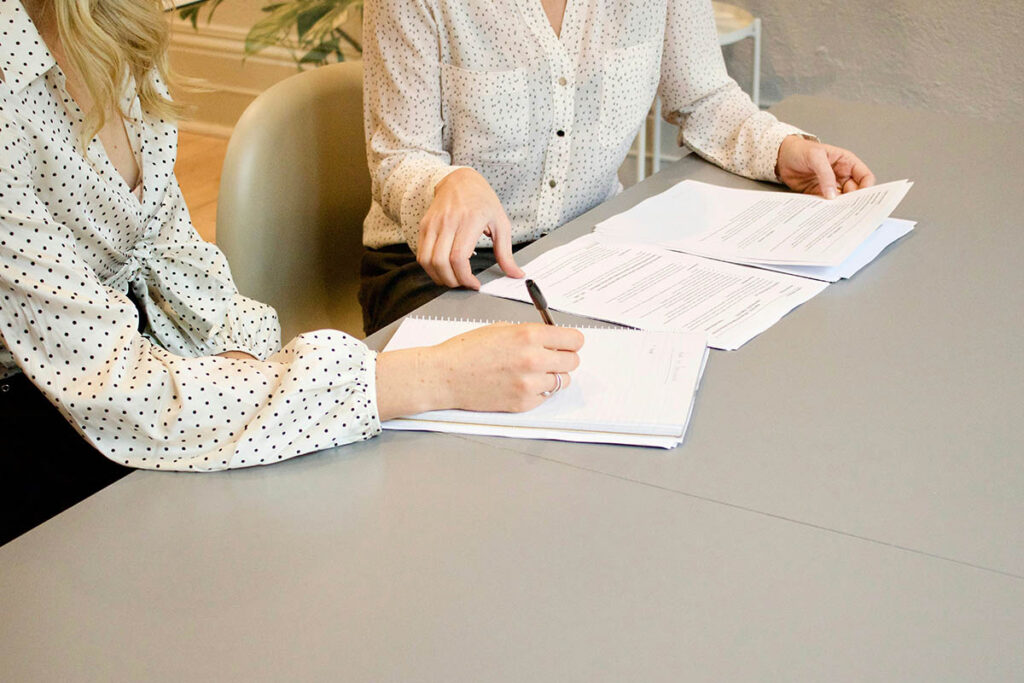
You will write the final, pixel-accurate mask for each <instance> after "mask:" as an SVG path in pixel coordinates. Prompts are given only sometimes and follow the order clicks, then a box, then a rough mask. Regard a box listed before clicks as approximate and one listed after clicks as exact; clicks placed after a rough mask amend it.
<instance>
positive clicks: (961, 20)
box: [171, 0, 1024, 147]
mask: <svg viewBox="0 0 1024 683" xmlns="http://www.w3.org/2000/svg"><path fill="white" fill-rule="evenodd" d="M733 3H734V4H737V5H740V6H741V7H745V8H746V9H748V10H750V11H751V12H753V13H754V14H755V15H756V16H759V17H761V19H762V21H763V23H764V34H765V40H764V46H763V53H762V80H761V97H762V102H763V103H764V104H771V103H773V102H777V101H778V100H780V99H782V98H784V97H786V96H788V95H793V94H814V95H826V96H830V97H836V98H840V99H847V100H864V101H873V102H883V103H889V104H896V105H900V106H905V107H910V108H919V109H931V110H937V111H945V112H954V113H965V114H972V115H978V116H982V117H985V118H989V119H993V120H995V119H1001V120H1008V121H1015V122H1021V123H1024V0H1003V1H997V0H860V1H859V2H849V0H817V1H815V2H808V1H807V0H733ZM262 4H264V3H263V2H262V0H261V1H260V2H253V1H241V0H240V1H238V2H227V3H225V4H223V5H222V6H221V7H220V8H219V9H218V10H217V12H216V14H215V15H214V19H215V21H213V22H212V23H210V24H206V23H205V22H204V21H203V20H201V21H200V30H199V31H198V32H196V31H193V29H192V28H191V26H190V25H188V24H185V23H182V22H178V24H177V25H176V26H175V30H174V34H173V40H172V48H171V56H172V60H173V62H174V64H175V65H176V67H177V68H178V69H179V70H181V71H182V72H184V73H186V74H189V75H197V76H201V77H203V78H204V79H206V80H207V82H208V83H209V85H210V87H211V89H212V92H209V93H206V94H185V95H183V98H184V99H186V100H188V101H190V102H193V103H195V104H196V105H197V110H196V113H195V115H194V117H193V120H192V121H191V122H190V123H186V124H185V125H184V126H183V127H184V128H186V129H191V130H193V131H197V132H205V133H214V134H221V135H226V134H228V133H229V132H230V130H231V127H232V126H233V125H234V122H235V121H236V120H237V118H238V116H239V115H240V114H241V113H242V111H243V110H244V109H245V107H246V105H248V103H249V102H251V101H252V99H253V98H254V97H255V96H256V95H257V94H258V93H259V92H261V91H262V90H264V89H266V88H267V87H269V86H270V85H272V84H273V83H275V82H277V81H278V80H281V79H282V78H286V77H287V76H289V75H291V74H293V73H295V66H294V63H293V61H292V59H291V57H290V55H289V54H288V53H287V51H285V50H268V51H266V52H264V53H261V54H260V55H259V56H257V57H251V58H249V59H247V60H246V61H245V62H244V63H243V62H242V61H241V60H240V55H241V53H242V45H243V43H244V38H245V33H246V31H247V30H248V27H249V26H251V25H252V24H253V23H254V22H255V21H256V20H258V19H259V17H260V16H261V14H262V13H261V12H260V10H259V7H260V6H261V5H262ZM751 44H752V41H749V40H747V41H742V42H741V43H739V44H736V45H732V46H728V47H726V48H725V56H726V63H727V65H728V66H729V70H730V72H731V73H732V74H733V75H734V76H735V78H736V79H737V80H738V81H739V83H740V85H742V86H743V87H744V88H748V87H749V83H750V70H751V54H752V51H751ZM666 138H667V139H666V147H668V146H669V145H671V140H672V135H671V134H669V135H667V136H666Z"/></svg>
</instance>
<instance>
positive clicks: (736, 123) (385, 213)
mask: <svg viewBox="0 0 1024 683" xmlns="http://www.w3.org/2000/svg"><path fill="white" fill-rule="evenodd" d="M363 39H364V53H363V60H364V64H365V68H366V75H365V85H364V89H365V102H366V109H367V148H368V155H369V160H370V172H371V176H372V180H373V199H374V201H373V206H372V208H371V210H370V213H369V215H368V216H367V219H366V223H365V229H364V242H365V243H366V244H367V246H371V247H380V246H384V245H389V244H400V243H402V242H407V243H408V244H409V245H410V246H411V247H412V248H413V250H415V248H416V240H417V233H418V231H419V221H420V218H421V217H422V216H423V214H424V213H425V212H426V209H427V207H428V206H429V205H430V202H431V200H432V199H433V196H434V187H435V186H436V185H437V183H438V182H439V181H440V180H441V179H442V178H444V176H446V175H447V174H448V173H450V172H452V171H453V170H455V168H458V167H460V166H469V167H472V168H474V169H476V170H477V171H479V172H480V173H481V174H482V175H483V176H484V177H485V178H487V180H488V182H490V184H491V186H492V187H493V188H494V190H495V191H496V192H497V194H498V197H500V198H501V201H502V204H503V205H504V207H505V210H506V212H507V213H508V215H509V218H510V219H511V220H512V226H513V233H512V235H513V242H516V243H518V242H525V241H529V240H532V239H535V238H537V237H540V236H541V235H544V234H545V233H547V232H549V231H551V230H552V229H553V228H555V227H557V226H559V225H561V224H563V223H565V222H566V221H569V220H571V219H572V218H575V217H576V216H578V215H579V214H581V213H583V212H584V211H587V210H588V209H590V208H592V207H594V206H596V205H597V204H600V203H601V202H603V201H605V200H606V199H608V198H609V197H611V196H612V195H614V194H615V193H617V192H618V191H619V190H620V189H621V185H619V182H618V178H617V171H618V168H619V166H620V165H621V164H622V161H623V160H624V159H625V156H626V153H627V151H628V150H629V147H630V144H631V143H632V141H633V138H634V137H635V136H636V133H637V132H638V130H639V129H640V125H641V124H642V123H643V122H644V120H645V119H646V116H647V112H648V111H649V109H650V107H651V103H652V102H653V100H654V96H655V93H658V94H660V95H661V97H662V101H663V111H664V112H665V115H666V118H667V119H668V120H669V121H670V122H672V123H675V124H678V125H679V127H680V132H679V142H680V144H685V145H687V146H688V147H690V148H692V149H693V150H695V151H696V152H697V153H698V154H700V155H701V156H703V157H705V158H707V159H709V160H711V161H713V162H714V163H716V164H718V165H720V166H723V167H724V168H726V169H728V170H730V171H733V172H735V173H739V174H742V175H746V176H749V177H752V178H759V179H763V180H775V162H776V157H777V155H778V149H779V145H780V144H781V142H782V138H783V137H785V136H786V135H789V134H793V133H799V132H800V131H798V130H797V129H796V128H793V127H791V126H786V125H783V124H781V123H779V122H778V121H777V120H776V119H775V118H774V117H773V116H772V115H771V114H768V113H767V112H761V111H759V110H758V109H757V107H755V106H754V104H753V103H752V102H751V101H750V98H748V97H747V96H746V95H745V94H744V93H743V91H742V90H740V88H739V86H738V85H737V84H736V82H735V81H733V80H732V79H731V78H729V76H728V75H727V74H726V71H725V63H724V61H723V59H722V52H721V49H720V48H719V45H718V35H717V32H716V30H715V23H714V14H713V12H712V8H711V3H710V2H709V0H643V1H642V2H640V1H639V0H569V1H568V3H567V6H566V12H565V17H564V19H563V21H562V30H561V37H560V38H559V37H558V36H556V35H555V32H554V31H553V30H552V28H551V24H550V23H549V22H548V19H547V16H546V15H545V13H544V9H543V7H542V5H541V2H540V0H507V1H506V2H484V1H483V0H378V1H377V2H370V3H367V5H366V9H365V15H364V31H363ZM490 244H491V242H490V240H489V239H488V238H487V237H482V238H481V240H480V242H479V246H490Z"/></svg>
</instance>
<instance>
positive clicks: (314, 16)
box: [179, 0, 363, 69]
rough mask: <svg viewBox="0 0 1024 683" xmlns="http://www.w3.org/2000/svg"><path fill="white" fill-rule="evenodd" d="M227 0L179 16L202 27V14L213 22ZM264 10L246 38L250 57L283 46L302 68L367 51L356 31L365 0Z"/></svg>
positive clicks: (299, 2) (320, 0)
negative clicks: (212, 19)
mask: <svg viewBox="0 0 1024 683" xmlns="http://www.w3.org/2000/svg"><path fill="white" fill-rule="evenodd" d="M223 2H225V0H206V1H205V2H202V3H199V4H195V5H191V6H189V7H186V8H184V9H182V10H180V11H179V16H180V17H181V18H182V19H185V20H188V21H190V22H191V23H192V27H193V28H198V21H199V15H200V14H201V13H202V12H204V11H205V12H206V17H207V21H209V19H210V17H212V16H213V13H214V11H215V10H216V9H217V7H218V6H219V5H221V4H222V3H223ZM262 11H263V13H264V16H263V17H262V18H261V19H260V20H259V21H257V22H256V23H255V24H253V26H252V27H251V28H250V29H249V32H248V34H247V35H246V37H245V55H246V56H250V55H254V54H256V53H258V52H260V51H261V50H264V49H266V48H268V47H271V46H280V47H284V48H286V49H288V50H289V51H290V52H291V53H292V56H293V57H294V58H295V62H296V65H297V66H298V68H300V69H302V68H303V67H305V66H309V65H313V66H320V65H322V64H327V63H329V62H336V61H337V62H340V61H344V60H345V59H346V58H352V57H353V56H358V55H359V54H361V53H362V51H363V46H362V44H361V43H360V42H359V38H358V36H357V34H356V31H354V30H353V26H356V27H358V22H359V19H360V18H361V16H362V11H363V0H286V1H285V2H272V3H270V4H267V5H265V6H264V7H263V8H262ZM356 30H358V28H356Z"/></svg>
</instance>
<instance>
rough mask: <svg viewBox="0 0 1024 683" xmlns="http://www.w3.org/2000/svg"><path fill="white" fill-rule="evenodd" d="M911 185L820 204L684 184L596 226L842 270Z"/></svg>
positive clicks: (699, 251) (726, 255)
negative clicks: (841, 266)
mask: <svg viewBox="0 0 1024 683" xmlns="http://www.w3.org/2000/svg"><path fill="white" fill-rule="evenodd" d="M912 184H913V183H911V182H910V181H907V180H899V181H895V182H891V183H885V184H883V185H876V186H874V187H868V188H864V189H861V190H857V191H855V192H850V193H847V194H843V195H840V196H839V197H837V198H836V199H823V198H821V197H814V196H811V195H804V194H796V193H793V192H771V191H763V190H737V189H731V188H726V187H719V186H717V185H709V184H707V183H701V182H698V181H695V180H684V181H683V182H681V183H678V184H677V185H675V186H673V187H671V188H669V189H668V190H666V191H665V192H662V193H661V194H659V195H657V196H654V197H651V198H649V199H647V200H645V201H643V202H641V203H639V204H637V205H636V206H635V207H633V208H632V209H630V210H628V211H625V212H623V213H621V214H618V215H617V216H613V217H612V218H609V219H608V220H606V221H603V222H601V223H599V224H598V225H597V228H596V230H595V232H596V233H597V234H598V235H601V236H602V238H604V239H606V240H617V241H623V242H629V243H643V244H657V245H659V246H662V247H665V248H666V249H672V250H674V251H682V252H686V253H689V254H694V255H697V256H706V257H708V258H714V259H718V260H722V261H730V262H732V263H746V264H754V265H760V264H774V265H788V266H815V267H838V266H840V265H841V264H843V262H844V261H846V260H847V259H848V258H849V257H850V256H851V255H853V253H854V252H855V251H856V250H857V248H858V247H859V246H860V245H861V244H862V243H863V242H864V241H865V240H866V239H867V238H868V236H870V235H871V234H872V233H873V232H874V231H875V229H876V228H878V227H879V226H880V225H881V224H882V222H883V221H884V220H885V219H886V218H888V217H889V215H890V214H891V213H892V212H893V210H894V209H895V208H896V206H897V205H898V204H899V203H900V201H902V199H903V197H904V196H905V195H906V194H907V191H908V190H909V189H910V187H911V185H912Z"/></svg>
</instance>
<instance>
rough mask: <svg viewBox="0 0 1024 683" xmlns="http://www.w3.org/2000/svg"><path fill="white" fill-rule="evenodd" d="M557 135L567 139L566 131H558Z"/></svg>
mask: <svg viewBox="0 0 1024 683" xmlns="http://www.w3.org/2000/svg"><path fill="white" fill-rule="evenodd" d="M555 135H557V136H558V137H560V138H564V137H565V131H564V130H560V131H557V132H556V133H555Z"/></svg>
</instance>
